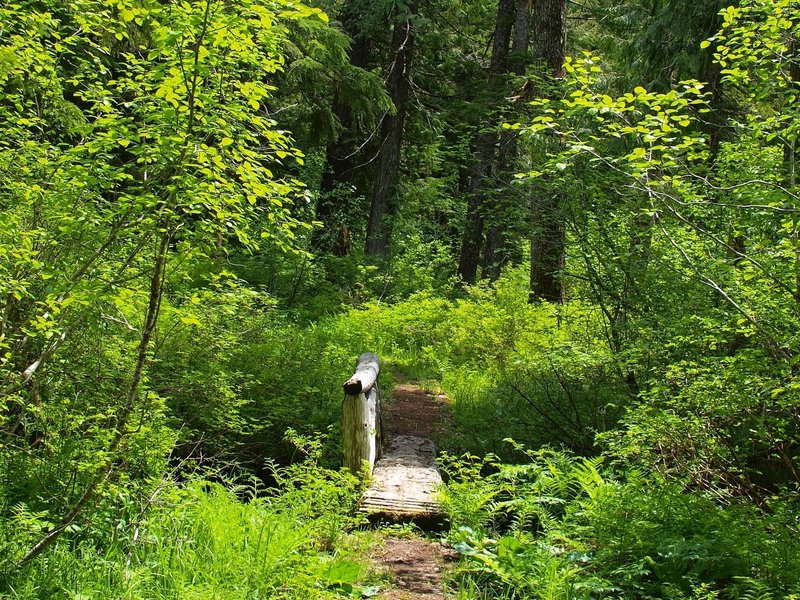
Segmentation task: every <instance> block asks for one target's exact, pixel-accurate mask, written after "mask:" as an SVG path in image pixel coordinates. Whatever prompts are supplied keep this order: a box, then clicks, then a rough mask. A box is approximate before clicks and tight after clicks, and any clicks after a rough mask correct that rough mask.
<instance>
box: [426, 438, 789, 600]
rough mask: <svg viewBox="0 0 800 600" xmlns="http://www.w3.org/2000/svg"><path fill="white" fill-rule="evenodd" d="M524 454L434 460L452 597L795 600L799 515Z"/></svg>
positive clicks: (585, 462)
mask: <svg viewBox="0 0 800 600" xmlns="http://www.w3.org/2000/svg"><path fill="white" fill-rule="evenodd" d="M514 446H516V447H517V449H519V446H518V445H514ZM525 455H526V457H527V460H526V461H525V462H524V463H522V464H502V463H499V462H498V461H497V460H496V458H493V457H487V458H483V459H479V458H478V457H475V456H472V455H464V456H461V457H454V456H445V457H444V459H443V461H442V467H443V470H444V471H445V473H446V474H447V476H448V478H449V481H448V483H447V484H446V485H445V486H444V488H443V489H442V493H441V498H442V503H443V506H444V508H445V510H446V511H447V513H448V514H449V516H450V519H451V521H452V524H453V527H452V530H451V532H450V534H449V539H450V542H451V543H452V544H453V546H454V547H455V549H456V550H457V551H458V552H459V553H460V554H461V557H462V558H461V562H460V563H459V565H458V567H457V568H456V569H455V570H454V572H453V574H452V579H451V586H452V587H453V588H454V590H455V591H456V592H457V593H458V595H459V597H461V598H531V599H533V598H536V599H547V600H556V599H564V600H568V599H577V598H587V599H589V598H670V599H689V598H693V599H701V598H741V599H745V598H749V599H755V598H760V599H762V600H770V599H776V600H777V599H778V598H795V599H796V598H800V541H798V537H797V536H796V527H797V523H796V521H795V520H793V519H792V518H790V517H789V515H790V514H793V512H792V511H794V514H796V510H797V507H796V506H790V505H789V504H787V503H785V502H782V501H778V500H775V503H774V505H773V506H772V507H771V508H772V512H771V513H770V514H767V513H764V512H761V511H758V510H757V509H755V508H753V507H751V506H747V505H744V504H731V505H728V506H723V505H720V504H718V503H715V502H714V501H713V500H711V499H709V498H707V497H705V496H704V495H701V494H698V493H690V492H687V491H685V490H683V489H682V488H681V487H680V486H679V485H676V484H675V483H669V482H667V481H664V480H663V479H658V478H656V477H645V476H641V475H636V474H635V473H629V474H628V475H627V477H624V478H623V477H618V476H617V475H616V474H614V473H613V472H611V471H610V470H609V469H608V468H606V467H604V466H603V462H602V460H601V459H600V458H595V459H587V458H578V457H574V456H570V455H567V454H563V453H560V452H554V451H550V450H540V451H536V452H533V451H526V452H525Z"/></svg>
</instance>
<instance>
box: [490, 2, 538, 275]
mask: <svg viewBox="0 0 800 600" xmlns="http://www.w3.org/2000/svg"><path fill="white" fill-rule="evenodd" d="M532 3H533V0H517V18H516V23H515V24H514V41H513V43H512V46H511V55H510V56H509V61H508V62H509V65H510V66H511V71H512V72H513V73H514V74H515V75H524V74H525V67H526V65H527V56H526V55H527V52H528V46H529V45H530V24H531V9H532ZM516 161H517V133H516V132H515V131H513V130H510V129H507V130H504V131H503V132H502V133H501V134H500V148H499V155H498V160H497V173H498V177H497V179H499V180H500V182H501V184H502V186H503V187H504V188H505V191H504V193H503V194H501V195H500V196H499V197H498V198H496V199H494V202H492V208H493V209H494V210H490V211H489V212H490V214H489V216H488V219H487V220H488V229H487V231H486V242H485V244H484V249H483V267H482V270H481V276H482V277H484V278H488V279H492V280H494V279H497V278H498V277H499V276H500V273H501V271H502V270H503V267H505V266H506V265H507V264H509V263H510V262H512V259H513V257H514V255H515V254H518V252H515V246H517V244H515V243H514V240H515V238H516V236H515V235H514V232H513V231H512V230H513V229H514V226H513V223H515V222H516V221H518V219H515V218H514V215H513V211H514V206H515V204H516V202H515V200H516V199H515V198H514V194H513V192H512V190H513V188H512V186H511V181H512V178H513V175H514V172H515V170H516V169H515V164H516ZM520 258H521V257H518V259H517V260H519V259H520Z"/></svg>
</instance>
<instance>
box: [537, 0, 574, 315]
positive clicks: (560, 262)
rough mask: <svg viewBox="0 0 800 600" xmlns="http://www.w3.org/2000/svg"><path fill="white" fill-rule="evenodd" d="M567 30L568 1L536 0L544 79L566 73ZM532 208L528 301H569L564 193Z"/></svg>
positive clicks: (549, 194) (549, 193) (544, 195)
mask: <svg viewBox="0 0 800 600" xmlns="http://www.w3.org/2000/svg"><path fill="white" fill-rule="evenodd" d="M566 32H567V2H566V0H536V8H535V34H534V44H533V52H534V60H535V61H536V63H537V65H538V67H539V69H540V72H541V74H542V75H543V78H544V79H545V80H547V79H551V80H552V79H559V78H561V77H563V75H564V70H563V69H564V58H565V55H566V39H567V37H566ZM541 93H543V92H542V91H540V94H541ZM548 188H549V189H548ZM532 210H533V218H534V228H533V233H532V235H531V273H530V275H531V277H530V282H531V286H530V287H531V291H530V297H529V300H530V301H534V300H539V299H540V300H549V301H552V302H559V303H563V302H564V301H565V300H566V293H565V287H564V281H563V277H562V272H563V270H564V266H565V263H566V254H565V246H566V235H565V228H564V223H563V219H562V216H561V193H560V192H559V190H558V189H556V188H555V187H554V186H547V187H544V188H543V189H542V190H541V193H540V194H539V196H538V197H537V198H534V199H533V207H532Z"/></svg>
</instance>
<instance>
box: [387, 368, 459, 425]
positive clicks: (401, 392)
mask: <svg viewBox="0 0 800 600" xmlns="http://www.w3.org/2000/svg"><path fill="white" fill-rule="evenodd" d="M381 416H382V418H383V428H384V433H385V435H386V437H387V438H388V439H391V438H392V437H394V436H396V435H416V436H419V437H427V438H429V437H434V438H435V437H439V436H441V435H442V434H445V433H447V432H449V431H450V430H451V429H452V427H453V418H452V415H451V414H450V407H449V406H448V405H447V400H446V399H445V396H444V394H432V393H430V392H426V391H425V390H423V389H422V388H421V387H419V386H418V385H416V384H414V383H411V382H407V383H399V384H397V385H396V386H394V391H393V392H392V401H391V402H384V403H383V406H382V407H381Z"/></svg>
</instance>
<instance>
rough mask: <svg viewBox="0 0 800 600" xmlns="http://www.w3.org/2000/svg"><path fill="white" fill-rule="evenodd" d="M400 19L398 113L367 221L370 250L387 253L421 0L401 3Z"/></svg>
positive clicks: (388, 127) (394, 80) (393, 86)
mask: <svg viewBox="0 0 800 600" xmlns="http://www.w3.org/2000/svg"><path fill="white" fill-rule="evenodd" d="M397 8H398V13H400V14H398V16H397V19H398V20H397V22H396V23H395V26H394V33H393V34H392V50H391V54H390V56H389V60H390V64H389V74H388V76H387V79H386V88H387V91H388V92H389V96H390V97H391V99H392V103H393V104H394V106H395V110H396V113H395V114H394V115H386V117H384V120H383V124H382V126H381V148H380V151H379V154H378V165H377V171H376V173H375V180H374V184H373V187H372V202H371V205H370V211H369V222H368V223H367V247H366V251H367V254H373V255H379V256H386V255H387V254H388V253H389V229H388V227H387V225H386V223H385V222H384V221H385V218H386V216H387V215H388V214H389V213H390V211H391V204H392V202H393V200H394V197H395V193H396V188H397V176H398V171H399V168H400V145H401V143H402V141H403V127H404V125H405V119H406V112H407V108H408V91H409V88H410V75H411V59H412V56H413V50H414V27H413V24H412V18H413V17H414V15H415V14H416V12H417V2H416V0H413V1H412V2H411V3H410V4H409V5H398V7H397Z"/></svg>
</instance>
